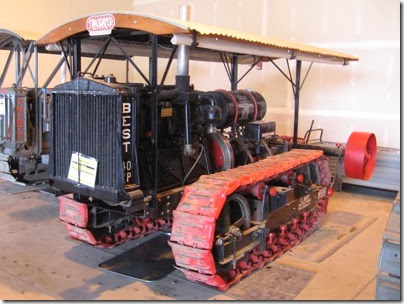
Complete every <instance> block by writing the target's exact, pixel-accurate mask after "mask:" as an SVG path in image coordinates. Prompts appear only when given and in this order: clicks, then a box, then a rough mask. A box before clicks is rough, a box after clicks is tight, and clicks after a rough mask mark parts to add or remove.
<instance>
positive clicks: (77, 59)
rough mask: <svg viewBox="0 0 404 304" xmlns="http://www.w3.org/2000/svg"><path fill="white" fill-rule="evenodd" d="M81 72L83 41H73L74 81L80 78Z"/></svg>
mask: <svg viewBox="0 0 404 304" xmlns="http://www.w3.org/2000/svg"><path fill="white" fill-rule="evenodd" d="M80 71H81V41H80V40H79V39H74V40H73V79H76V78H77V77H80Z"/></svg>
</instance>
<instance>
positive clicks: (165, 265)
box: [98, 232, 175, 282]
mask: <svg viewBox="0 0 404 304" xmlns="http://www.w3.org/2000/svg"><path fill="white" fill-rule="evenodd" d="M169 239H170V234H169V233H163V232H159V233H156V236H155V237H153V238H151V239H149V240H148V241H146V242H144V243H142V244H139V245H138V246H136V247H135V248H132V249H130V250H128V251H125V252H124V253H121V254H119V255H117V256H115V257H113V258H111V259H109V260H107V261H105V262H102V263H100V264H99V265H98V268H100V269H102V270H105V271H109V272H113V273H116V274H120V275H123V276H126V277H130V278H134V279H137V280H140V281H143V282H154V281H158V280H161V279H163V278H164V277H166V276H167V275H168V274H170V273H171V272H173V271H174V270H175V269H174V257H173V253H172V251H171V247H170V246H169V245H168V240H169Z"/></svg>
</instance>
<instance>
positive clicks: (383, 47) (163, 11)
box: [0, 0, 400, 148]
mask: <svg viewBox="0 0 404 304" xmlns="http://www.w3.org/2000/svg"><path fill="white" fill-rule="evenodd" d="M0 1H3V2H7V5H4V6H3V9H2V10H1V11H0V27H4V28H9V29H19V30H24V31H31V32H38V33H41V34H44V33H46V32H47V31H49V30H50V29H51V28H53V27H55V26H57V25H59V24H61V23H63V22H66V21H68V20H70V19H72V18H75V17H79V16H82V15H84V14H89V13H92V12H99V11H107V10H114V11H116V10H135V11H139V12H147V13H153V14H157V15H162V16H168V17H175V18H176V17H178V7H179V5H180V4H190V5H191V6H192V14H191V19H192V20H193V21H197V22H203V23H207V24H213V25H218V26H224V27H230V28H234V29H238V30H243V31H247V32H254V33H260V34H263V35H270V36H276V37H279V38H283V39H289V40H296V41H299V42H306V43H310V44H315V45H318V46H322V47H327V48H331V49H335V50H337V51H342V52H346V53H349V54H352V55H356V56H358V57H359V58H360V61H359V62H355V63H352V64H351V65H350V66H346V67H343V66H333V65H325V64H314V65H313V67H312V69H311V72H310V75H309V76H308V78H307V80H306V83H305V84H304V88H303V90H302V93H301V111H300V114H301V115H300V128H299V133H300V134H299V135H300V136H303V135H304V132H305V130H306V129H307V128H308V127H309V126H310V122H311V119H314V120H315V122H316V123H315V127H322V128H324V130H325V135H324V139H325V140H331V141H340V142H346V140H347V138H348V136H349V134H350V133H351V131H353V130H365V131H371V132H374V133H376V136H377V138H378V144H379V145H380V146H385V147H397V148H398V147H399V146H400V114H399V113H400V111H399V109H400V87H399V81H400V70H399V65H400V40H399V39H400V38H399V35H400V11H399V9H400V2H399V1H398V0H388V1H386V0H338V1H335V0H210V1H207V0H188V1H186V0H120V1H110V0H86V1H82V0H66V1H51V0H38V1H30V0H19V1H14V2H12V3H11V2H9V1H6V0H0ZM34 13H35V14H34ZM49 57H50V56H49ZM49 57H46V58H45V57H43V56H42V57H41V58H40V64H41V65H40V67H41V70H40V79H41V82H43V81H44V80H45V79H46V77H47V75H48V74H49V71H50V70H51V69H52V68H53V66H54V65H55V64H56V62H57V61H58V60H59V58H58V57H57V56H52V58H49ZM4 61H5V54H4V53H3V52H0V69H1V65H2V63H4ZM137 62H139V65H140V66H141V67H143V68H145V69H146V70H147V66H148V65H147V61H146V60H145V59H137ZM165 62H166V60H160V61H159V64H160V69H159V71H162V70H163V67H164V65H165ZM279 65H280V66H281V67H282V68H283V69H285V70H286V64H285V63H284V61H281V62H280V63H279ZM307 67H308V64H307V63H304V64H303V71H305V70H306V69H307ZM124 68H125V64H124V63H119V64H117V63H113V62H111V61H110V62H108V61H105V62H104V63H103V64H102V66H101V68H100V74H102V73H104V74H106V73H109V72H113V73H114V74H116V75H117V76H118V79H123V77H124V75H125V73H124ZM247 68H248V67H247V66H243V67H241V68H240V75H242V74H243V71H245V70H246V69H247ZM292 68H294V63H292ZM190 72H191V82H192V83H194V84H195V86H196V88H198V89H201V90H212V89H217V88H226V89H228V88H229V83H228V80H227V76H226V73H225V71H224V69H223V66H222V64H215V63H212V64H207V63H198V62H193V63H191V68H190ZM161 74H162V73H160V75H161ZM175 74H176V71H175V64H174V65H173V68H172V69H171V71H170V73H169V77H168V79H167V82H166V83H169V82H171V83H172V82H173V81H174V76H175ZM27 79H28V78H27ZM131 79H132V80H134V81H140V80H141V78H140V77H139V76H138V75H137V74H135V72H133V73H131ZM12 81H13V79H12V78H11V77H9V78H7V80H6V83H5V84H6V85H10V84H11V83H12ZM59 82H60V76H57V78H56V79H55V81H53V82H52V84H51V86H53V85H55V84H57V83H59ZM26 85H30V84H29V83H26ZM240 88H251V89H254V90H256V91H259V92H261V93H262V94H263V95H264V97H265V98H266V99H267V101H268V108H269V111H268V114H267V118H268V119H271V120H274V121H276V122H277V128H278V133H280V134H288V135H291V134H292V131H293V116H292V113H293V95H292V92H291V88H290V85H289V84H288V82H287V81H286V80H285V79H284V78H283V76H282V75H281V74H280V73H279V72H278V71H277V70H276V69H275V68H274V67H273V66H272V65H271V64H270V63H265V64H264V67H263V70H261V71H258V70H255V69H254V70H253V71H252V72H251V73H250V75H249V76H247V77H246V78H245V79H244V80H243V81H242V82H241V83H240Z"/></svg>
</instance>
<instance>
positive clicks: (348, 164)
mask: <svg viewBox="0 0 404 304" xmlns="http://www.w3.org/2000/svg"><path fill="white" fill-rule="evenodd" d="M376 147H377V145H376V136H375V135H374V134H373V133H366V132H352V134H351V136H349V139H348V142H347V144H346V147H345V160H344V170H345V174H346V175H347V176H348V177H351V178H357V179H364V180H368V179H370V178H371V177H372V174H373V170H374V168H375V164H376Z"/></svg>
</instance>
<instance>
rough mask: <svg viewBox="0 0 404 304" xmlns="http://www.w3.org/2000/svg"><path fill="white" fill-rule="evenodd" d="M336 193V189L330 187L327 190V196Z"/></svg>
mask: <svg viewBox="0 0 404 304" xmlns="http://www.w3.org/2000/svg"><path fill="white" fill-rule="evenodd" d="M333 194H334V189H332V188H328V190H327V196H332V195H333Z"/></svg>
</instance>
